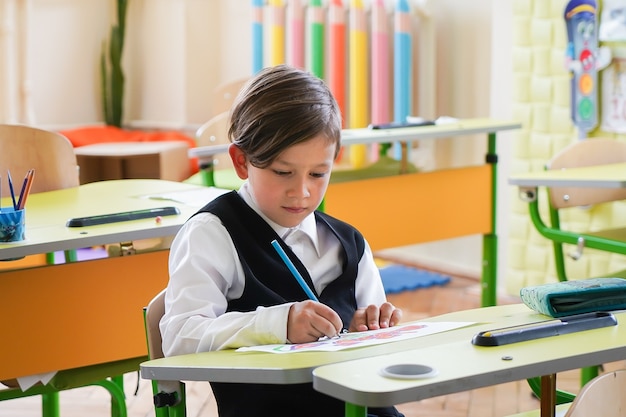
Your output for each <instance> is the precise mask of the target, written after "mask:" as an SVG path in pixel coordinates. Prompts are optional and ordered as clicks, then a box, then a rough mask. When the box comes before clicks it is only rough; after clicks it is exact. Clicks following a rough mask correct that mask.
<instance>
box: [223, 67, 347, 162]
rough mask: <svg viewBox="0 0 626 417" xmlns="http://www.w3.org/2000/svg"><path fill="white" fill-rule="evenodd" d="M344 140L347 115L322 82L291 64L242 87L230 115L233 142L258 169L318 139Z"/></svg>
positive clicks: (261, 74) (270, 70)
mask: <svg viewBox="0 0 626 417" xmlns="http://www.w3.org/2000/svg"><path fill="white" fill-rule="evenodd" d="M318 135H323V136H325V137H326V138H327V139H328V141H329V143H335V144H336V150H335V157H337V154H338V153H339V149H340V146H341V145H340V141H341V112H340V110H339V106H338V105H337V102H336V101H335V98H334V97H333V95H332V93H331V92H330V90H329V89H328V87H327V86H326V84H325V83H324V81H322V80H321V79H320V78H318V77H316V76H315V75H313V74H311V73H309V72H306V71H303V70H300V69H297V68H294V67H290V66H288V65H278V66H274V67H268V68H264V69H263V70H261V71H260V72H259V73H258V74H257V75H256V76H255V77H254V78H252V79H251V80H250V81H249V82H248V83H246V85H245V86H244V87H243V88H242V90H241V92H240V93H239V95H238V96H237V98H236V100H235V103H234V104H233V107H232V109H231V113H230V128H229V129H228V137H229V139H230V141H231V142H233V143H234V144H235V145H237V146H238V147H239V148H240V149H241V150H242V151H243V152H244V153H245V154H246V155H247V157H248V160H249V161H250V163H251V164H252V165H253V166H255V167H257V168H266V167H268V166H269V165H270V164H271V163H272V162H273V161H274V159H275V158H276V157H277V156H278V155H279V154H280V153H281V152H283V151H284V150H285V149H287V148H288V147H290V146H293V145H295V144H298V143H302V142H306V141H307V140H309V139H311V138H313V137H315V136H318Z"/></svg>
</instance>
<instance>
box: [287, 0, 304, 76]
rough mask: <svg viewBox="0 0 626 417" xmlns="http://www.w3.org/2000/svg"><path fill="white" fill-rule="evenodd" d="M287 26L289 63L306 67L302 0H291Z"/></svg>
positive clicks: (288, 6)
mask: <svg viewBox="0 0 626 417" xmlns="http://www.w3.org/2000/svg"><path fill="white" fill-rule="evenodd" d="M287 27H288V28H289V33H288V35H287V45H288V48H287V63H288V64H290V65H293V66H294V67H297V68H304V7H303V6H302V1H301V0H289V4H288V5H287Z"/></svg>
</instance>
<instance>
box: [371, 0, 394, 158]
mask: <svg viewBox="0 0 626 417" xmlns="http://www.w3.org/2000/svg"><path fill="white" fill-rule="evenodd" d="M387 26H388V24H387V11H386V9H385V3H384V1H383V0H375V1H374V2H373V4H372V35H371V37H372V57H371V68H372V103H371V111H372V121H371V122H372V124H383V123H389V122H390V121H391V120H390V117H389V35H388V29H387ZM371 146H372V147H371V151H372V153H371V156H370V159H371V160H372V161H376V160H377V159H378V146H377V144H374V145H371Z"/></svg>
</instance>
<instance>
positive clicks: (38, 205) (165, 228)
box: [0, 180, 225, 259]
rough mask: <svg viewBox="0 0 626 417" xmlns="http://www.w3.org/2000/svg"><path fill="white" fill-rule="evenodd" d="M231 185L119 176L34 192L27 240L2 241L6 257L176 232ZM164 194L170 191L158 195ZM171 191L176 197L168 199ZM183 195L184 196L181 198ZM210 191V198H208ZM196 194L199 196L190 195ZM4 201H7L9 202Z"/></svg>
mask: <svg viewBox="0 0 626 417" xmlns="http://www.w3.org/2000/svg"><path fill="white" fill-rule="evenodd" d="M222 192H225V190H220V189H217V188H213V187H201V186H197V185H189V184H184V183H179V182H172V181H164V180H113V181H100V182H93V183H89V184H84V185H81V186H79V187H75V188H68V189H65V190H57V191H50V192H44V193H37V194H33V195H31V196H30V197H29V198H28V202H27V204H26V240H24V241H22V242H15V243H0V259H9V258H17V257H22V256H26V255H33V254H37V253H47V252H54V251H60V250H68V249H79V248H85V247H90V246H97V245H104V244H110V243H120V242H125V241H132V240H138V239H149V238H158V237H166V236H174V235H175V234H176V232H177V231H178V229H179V228H180V227H181V226H182V224H183V223H184V222H185V221H186V220H187V219H188V218H189V216H191V215H192V214H193V213H195V212H196V211H197V210H198V209H199V208H200V207H201V206H202V204H203V203H204V204H206V203H207V202H209V201H210V200H211V199H213V198H215V196H217V195H219V194H220V193H222ZM159 196H165V197H164V198H163V197H161V198H160V199H158V197H159ZM168 196H174V197H172V199H168V198H167V197H168ZM178 196H180V198H179V199H177V197H178ZM203 196H204V197H203ZM188 197H193V198H188ZM9 204H10V203H9V199H7V198H5V199H3V200H2V206H3V207H7V206H8V205H9ZM165 206H175V207H178V208H179V210H180V212H181V214H180V215H173V216H164V217H162V219H161V223H160V224H156V222H155V219H144V220H134V221H125V222H117V223H109V224H103V225H98V226H89V227H66V222H67V220H68V219H69V218H72V217H85V216H95V215H102V214H110V213H119V212H127V211H132V210H142V209H149V208H157V207H165Z"/></svg>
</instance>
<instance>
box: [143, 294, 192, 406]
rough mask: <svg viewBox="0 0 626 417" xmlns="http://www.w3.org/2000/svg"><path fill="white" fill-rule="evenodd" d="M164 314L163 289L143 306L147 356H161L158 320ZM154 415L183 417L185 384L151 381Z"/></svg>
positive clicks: (154, 357) (151, 357)
mask: <svg viewBox="0 0 626 417" xmlns="http://www.w3.org/2000/svg"><path fill="white" fill-rule="evenodd" d="M163 314H165V290H163V291H161V292H160V293H159V294H157V295H156V296H155V297H154V298H153V299H152V300H151V301H150V303H148V305H147V306H146V307H144V324H145V328H146V339H147V342H148V357H149V358H150V359H159V358H162V357H163V356H164V355H163V349H162V347H161V343H162V339H161V330H160V329H159V322H160V321H161V317H163ZM152 392H153V394H154V407H155V408H154V411H155V414H156V417H184V416H185V415H186V404H185V403H186V401H185V384H184V383H182V382H179V381H152Z"/></svg>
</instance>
